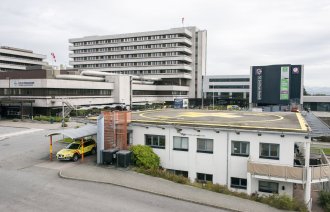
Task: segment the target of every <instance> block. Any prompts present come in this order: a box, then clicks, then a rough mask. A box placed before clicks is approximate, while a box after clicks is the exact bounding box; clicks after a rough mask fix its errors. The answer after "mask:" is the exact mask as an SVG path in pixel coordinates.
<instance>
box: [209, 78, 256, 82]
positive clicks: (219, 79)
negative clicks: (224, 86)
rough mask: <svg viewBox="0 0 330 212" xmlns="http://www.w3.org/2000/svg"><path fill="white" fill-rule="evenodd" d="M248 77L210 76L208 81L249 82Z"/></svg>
mask: <svg viewBox="0 0 330 212" xmlns="http://www.w3.org/2000/svg"><path fill="white" fill-rule="evenodd" d="M249 81H250V78H210V79H209V82H249Z"/></svg>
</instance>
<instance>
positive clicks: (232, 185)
mask: <svg viewBox="0 0 330 212" xmlns="http://www.w3.org/2000/svg"><path fill="white" fill-rule="evenodd" d="M233 179H235V180H238V182H239V183H238V184H233ZM242 181H243V182H244V181H245V185H244V184H243V183H242ZM230 187H231V188H238V189H244V190H246V189H247V179H245V178H238V177H231V178H230Z"/></svg>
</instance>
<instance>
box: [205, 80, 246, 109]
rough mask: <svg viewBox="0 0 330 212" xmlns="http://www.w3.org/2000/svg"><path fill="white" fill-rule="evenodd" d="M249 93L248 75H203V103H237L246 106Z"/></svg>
mask: <svg viewBox="0 0 330 212" xmlns="http://www.w3.org/2000/svg"><path fill="white" fill-rule="evenodd" d="M249 94H250V76H249V75H206V76H203V95H204V96H203V97H204V100H205V105H213V104H214V105H239V106H241V107H247V106H248V103H249Z"/></svg>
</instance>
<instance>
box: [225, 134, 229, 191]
mask: <svg viewBox="0 0 330 212" xmlns="http://www.w3.org/2000/svg"><path fill="white" fill-rule="evenodd" d="M229 150H230V148H229V131H227V178H226V184H227V187H228V188H229V187H230V183H229Z"/></svg>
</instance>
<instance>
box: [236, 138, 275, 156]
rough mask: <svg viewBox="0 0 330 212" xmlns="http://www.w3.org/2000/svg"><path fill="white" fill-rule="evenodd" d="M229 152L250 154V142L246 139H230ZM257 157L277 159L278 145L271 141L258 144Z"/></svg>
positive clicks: (239, 154)
mask: <svg viewBox="0 0 330 212" xmlns="http://www.w3.org/2000/svg"><path fill="white" fill-rule="evenodd" d="M231 150H232V151H231V154H232V155H236V156H243V157H248V156H249V155H250V143H249V142H246V141H232V142H231ZM259 158H265V159H274V160H279V158H280V145H279V144H273V143H260V144H259Z"/></svg>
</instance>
